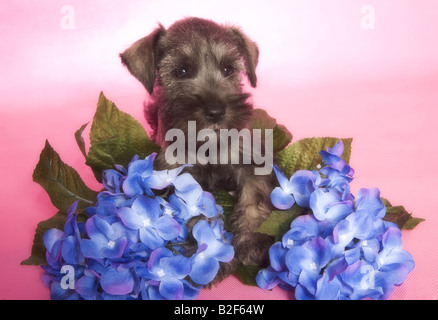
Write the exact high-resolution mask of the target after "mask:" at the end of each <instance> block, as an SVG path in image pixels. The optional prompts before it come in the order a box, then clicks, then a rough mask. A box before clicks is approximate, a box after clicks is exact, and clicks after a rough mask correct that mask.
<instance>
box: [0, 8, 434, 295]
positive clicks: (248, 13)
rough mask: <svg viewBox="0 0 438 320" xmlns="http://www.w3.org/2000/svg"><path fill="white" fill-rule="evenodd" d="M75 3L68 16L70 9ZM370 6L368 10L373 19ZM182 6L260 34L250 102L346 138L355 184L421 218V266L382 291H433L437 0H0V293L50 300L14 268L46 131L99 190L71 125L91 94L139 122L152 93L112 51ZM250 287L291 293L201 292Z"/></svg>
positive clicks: (412, 239)
mask: <svg viewBox="0 0 438 320" xmlns="http://www.w3.org/2000/svg"><path fill="white" fill-rule="evenodd" d="M65 5H70V7H64V6H65ZM365 5H371V7H365V8H364V6H365ZM71 9H73V10H74V20H72V19H70V20H69V19H67V18H68V17H72V16H68V13H69V12H70V14H71V13H72V12H73V11H69V10H71ZM370 9H373V10H374V21H373V20H372V19H371V20H369V19H368V18H372V17H371V16H370V15H371V13H372V12H371V11H369V10H370ZM361 10H362V11H361ZM184 16H200V17H204V18H211V19H214V20H216V21H218V22H230V23H234V24H238V25H240V26H241V27H242V28H243V30H245V31H246V33H247V34H248V35H250V36H251V37H252V38H253V39H254V40H256V41H257V42H258V44H259V47H260V52H261V55H260V63H259V66H258V78H259V83H258V87H257V88H256V89H252V90H251V92H252V93H253V97H254V102H255V104H256V105H257V106H259V107H263V108H265V109H267V110H268V111H269V112H270V113H271V114H272V115H273V116H275V117H276V118H277V119H278V120H280V121H281V122H282V123H283V124H285V125H286V126H287V127H288V128H289V129H290V130H291V131H292V133H293V134H294V140H298V139H300V138H304V137H312V136H336V137H345V138H346V137H353V138H354V141H353V152H352V157H351V165H352V166H353V167H354V168H355V170H356V179H355V181H354V182H353V183H352V187H353V191H354V192H356V191H357V190H358V189H359V188H361V187H373V186H376V187H379V188H380V189H381V193H382V195H383V196H385V197H386V198H388V199H390V200H391V202H393V203H394V204H402V205H404V206H405V208H406V209H407V210H408V211H409V212H413V213H414V215H416V216H419V217H423V218H425V219H426V222H423V223H421V224H420V225H419V226H418V227H417V228H416V229H415V230H413V231H403V241H404V248H405V249H406V250H408V251H409V252H410V253H411V254H412V255H413V257H414V259H415V262H416V267H415V269H414V270H413V272H412V273H411V274H410V275H409V277H408V279H407V281H406V282H405V283H404V284H403V285H402V286H401V287H399V288H397V289H396V291H395V292H394V294H393V295H392V297H391V298H392V299H436V298H437V297H438V277H437V276H436V273H435V270H436V268H437V265H438V247H437V244H438V232H437V231H438V216H437V214H436V210H437V207H438V184H437V178H438V173H437V169H436V159H437V158H438V143H437V140H436V138H437V131H438V130H437V128H436V125H435V122H436V119H437V116H438V114H437V110H438V42H437V36H438V35H437V31H438V2H437V1H435V0H423V1H410V0H383V1H382V0H378V1H377V0H310V1H298V0H295V1H291V0H287V1H271V2H270V3H269V4H268V2H266V1H254V0H252V1H235V0H232V1H229V0H221V1H216V2H211V1H208V2H207V1H176V0H173V1H168V0H158V1H125V0H123V1H121V0H116V1H103V0H102V1H97V0H92V1H85V0H69V1H65V2H63V1H49V0H40V1H32V2H25V1H18V0H17V1H12V0H3V1H2V2H1V4H0V39H1V49H0V70H1V77H0V94H1V99H0V119H1V121H0V145H1V148H2V149H1V156H0V159H1V160H0V161H1V162H0V170H1V175H0V177H1V178H2V183H1V184H0V188H1V189H0V190H1V192H0V195H1V201H0V213H1V214H0V219H1V221H0V228H1V231H0V299H48V298H49V290H48V289H47V288H45V287H44V286H43V284H42V282H41V274H42V271H41V269H40V268H39V267H29V266H20V265H19V263H20V261H21V260H23V259H25V258H27V257H28V255H29V253H30V248H31V244H32V239H33V234H34V229H35V227H36V224H37V223H38V222H39V221H41V220H44V219H47V218H49V217H51V216H52V215H53V214H54V213H55V212H56V210H55V208H54V207H53V206H52V205H51V203H50V200H49V198H48V196H47V195H46V193H45V191H44V190H43V189H42V188H41V187H40V186H39V185H37V184H36V183H34V182H32V171H33V169H34V167H35V165H36V163H37V161H38V157H39V153H40V151H41V150H42V148H43V146H44V141H45V139H46V138H47V139H48V140H49V141H50V143H51V145H52V146H53V147H54V148H55V150H57V151H58V153H59V154H60V155H61V157H62V159H63V160H64V161H65V162H66V163H68V164H70V165H71V166H73V167H74V168H76V170H77V171H78V172H79V173H80V174H81V176H82V177H83V178H84V180H85V181H86V182H87V183H88V185H89V186H90V187H92V188H94V189H96V190H97V189H98V188H99V187H100V186H99V184H98V183H97V182H95V180H94V177H93V175H92V173H91V171H90V170H89V168H88V167H87V166H86V165H85V164H84V159H83V157H82V154H81V153H80V152H79V149H78V148H77V147H76V143H75V141H74V138H73V133H74V131H75V130H77V129H78V128H79V127H80V126H81V125H82V124H83V123H85V122H88V121H90V120H91V119H92V116H93V114H94V111H95V107H96V102H97V99H98V96H99V92H100V91H103V92H104V93H105V95H106V96H107V97H108V98H109V99H111V100H113V101H114V102H115V103H116V104H117V105H118V106H119V108H120V109H122V110H123V111H125V112H128V113H130V114H132V115H133V116H134V117H135V118H136V119H138V121H140V122H141V123H142V124H143V125H145V126H146V122H145V120H144V119H143V115H142V102H143V100H144V99H145V97H147V95H146V93H145V90H144V89H143V87H142V85H141V84H140V83H139V82H138V81H137V80H136V79H134V78H133V77H132V76H131V75H130V74H129V73H128V71H127V70H126V69H125V68H124V67H123V66H122V65H121V63H120V61H119V58H118V54H119V53H120V52H122V51H123V50H124V49H125V48H127V47H128V46H129V45H130V44H131V43H132V42H134V41H135V40H137V39H139V38H140V37H143V36H145V35H146V34H148V33H149V32H150V31H152V29H153V28H154V27H155V26H156V25H157V23H158V22H161V23H163V24H164V25H165V26H169V25H170V24H171V23H172V22H173V21H175V20H177V19H179V18H182V17H184ZM367 19H368V20H367ZM369 27H371V29H369ZM87 133H88V132H86V133H85V136H86V134H87ZM254 298H257V299H285V298H288V295H287V294H285V293H284V292H282V291H281V290H279V289H275V290H273V291H271V292H264V291H262V290H260V289H257V288H249V287H245V286H243V285H241V284H240V283H239V282H238V281H237V280H236V279H235V278H232V277H231V278H228V279H227V280H225V281H224V282H222V283H221V284H219V285H218V287H217V288H215V289H213V290H203V291H202V292H201V294H200V296H199V299H254Z"/></svg>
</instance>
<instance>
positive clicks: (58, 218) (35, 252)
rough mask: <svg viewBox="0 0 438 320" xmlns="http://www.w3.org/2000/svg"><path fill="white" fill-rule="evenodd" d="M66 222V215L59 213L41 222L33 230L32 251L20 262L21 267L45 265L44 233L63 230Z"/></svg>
mask: <svg viewBox="0 0 438 320" xmlns="http://www.w3.org/2000/svg"><path fill="white" fill-rule="evenodd" d="M66 221H67V214H66V213H65V212H61V211H59V212H58V213H57V214H55V215H54V216H53V217H51V218H50V219H47V220H44V221H41V222H40V223H38V226H37V228H36V230H35V237H34V239H33V245H32V251H31V254H30V257H29V258H27V259H26V260H23V261H22V262H21V264H22V265H33V266H39V265H45V264H47V262H46V248H45V246H44V242H43V236H44V233H45V232H46V231H47V230H49V229H52V228H56V229H60V230H64V224H65V222H66Z"/></svg>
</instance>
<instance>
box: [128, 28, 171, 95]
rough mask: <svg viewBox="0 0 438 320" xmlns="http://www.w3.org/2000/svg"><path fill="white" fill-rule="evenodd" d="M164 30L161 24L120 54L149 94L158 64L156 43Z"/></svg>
mask: <svg viewBox="0 0 438 320" xmlns="http://www.w3.org/2000/svg"><path fill="white" fill-rule="evenodd" d="M165 32H166V30H165V29H164V27H163V26H162V25H160V27H159V28H157V29H155V30H154V31H153V32H152V33H151V34H150V35H148V36H146V37H144V38H142V39H140V40H138V41H137V42H135V43H134V44H133V45H132V46H131V47H129V48H128V49H126V50H125V52H123V53H121V54H120V58H121V59H122V62H123V64H124V65H125V66H126V67H127V68H128V70H129V71H130V72H131V73H132V75H133V76H134V77H136V78H137V79H138V80H140V82H141V83H142V84H143V85H144V87H145V88H146V90H147V91H148V92H149V94H152V92H153V90H154V83H155V76H156V70H157V65H158V52H157V51H158V50H157V45H158V41H159V40H160V38H161V37H162V36H163V35H164V33H165Z"/></svg>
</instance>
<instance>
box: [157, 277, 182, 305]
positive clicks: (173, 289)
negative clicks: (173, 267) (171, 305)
mask: <svg viewBox="0 0 438 320" xmlns="http://www.w3.org/2000/svg"><path fill="white" fill-rule="evenodd" d="M159 290H160V294H161V295H162V296H163V297H164V298H166V299H169V300H182V299H183V297H184V285H183V284H182V282H181V281H180V280H177V279H172V278H166V279H163V280H162V281H161V283H160V287H159Z"/></svg>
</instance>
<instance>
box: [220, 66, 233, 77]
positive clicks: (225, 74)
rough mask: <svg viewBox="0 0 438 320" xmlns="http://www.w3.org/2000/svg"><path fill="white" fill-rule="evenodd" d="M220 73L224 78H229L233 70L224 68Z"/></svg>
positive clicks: (227, 67) (230, 67)
mask: <svg viewBox="0 0 438 320" xmlns="http://www.w3.org/2000/svg"><path fill="white" fill-rule="evenodd" d="M222 73H223V75H224V77H229V76H231V75H232V74H233V73H234V68H233V67H232V66H226V67H225V68H224V69H223V70H222Z"/></svg>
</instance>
